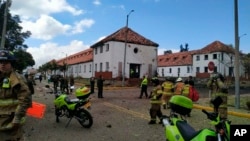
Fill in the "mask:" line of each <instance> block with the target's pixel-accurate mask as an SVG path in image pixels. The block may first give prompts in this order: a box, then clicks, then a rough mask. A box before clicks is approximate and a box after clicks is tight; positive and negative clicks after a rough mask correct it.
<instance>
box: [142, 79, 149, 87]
mask: <svg viewBox="0 0 250 141" xmlns="http://www.w3.org/2000/svg"><path fill="white" fill-rule="evenodd" d="M142 85H148V79H147V78H144V79H143V80H142V82H141V86H142Z"/></svg>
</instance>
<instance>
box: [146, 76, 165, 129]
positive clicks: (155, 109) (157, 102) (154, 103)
mask: <svg viewBox="0 0 250 141" xmlns="http://www.w3.org/2000/svg"><path fill="white" fill-rule="evenodd" d="M153 85H154V88H153V90H152V92H151V93H150V95H149V98H150V104H151V107H150V109H149V114H150V118H151V120H150V121H149V123H148V124H156V118H157V117H158V118H159V119H160V122H159V124H161V123H162V112H161V96H162V87H161V85H160V81H159V80H158V79H154V81H153Z"/></svg>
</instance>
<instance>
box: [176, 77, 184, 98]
mask: <svg viewBox="0 0 250 141" xmlns="http://www.w3.org/2000/svg"><path fill="white" fill-rule="evenodd" d="M183 88H184V83H183V82H182V78H180V77H179V78H177V80H176V84H175V86H174V94H176V95H182V92H183Z"/></svg>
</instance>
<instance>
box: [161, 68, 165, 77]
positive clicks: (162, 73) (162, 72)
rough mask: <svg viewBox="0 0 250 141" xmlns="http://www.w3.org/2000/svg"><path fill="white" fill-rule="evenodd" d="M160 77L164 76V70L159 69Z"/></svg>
mask: <svg viewBox="0 0 250 141" xmlns="http://www.w3.org/2000/svg"><path fill="white" fill-rule="evenodd" d="M161 76H164V68H162V69H161Z"/></svg>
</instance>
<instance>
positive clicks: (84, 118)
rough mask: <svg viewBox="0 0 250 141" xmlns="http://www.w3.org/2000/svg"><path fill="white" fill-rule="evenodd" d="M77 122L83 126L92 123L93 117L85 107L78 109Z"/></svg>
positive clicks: (87, 126)
mask: <svg viewBox="0 0 250 141" xmlns="http://www.w3.org/2000/svg"><path fill="white" fill-rule="evenodd" d="M77 116H78V118H79V119H77V120H78V122H79V123H80V124H81V125H82V127H84V128H90V127H91V126H92V124H93V118H92V116H91V114H90V113H89V112H88V111H87V110H85V109H80V110H79V111H78V115H77Z"/></svg>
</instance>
